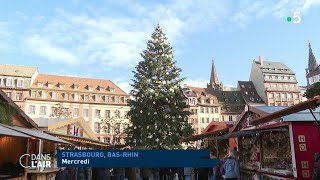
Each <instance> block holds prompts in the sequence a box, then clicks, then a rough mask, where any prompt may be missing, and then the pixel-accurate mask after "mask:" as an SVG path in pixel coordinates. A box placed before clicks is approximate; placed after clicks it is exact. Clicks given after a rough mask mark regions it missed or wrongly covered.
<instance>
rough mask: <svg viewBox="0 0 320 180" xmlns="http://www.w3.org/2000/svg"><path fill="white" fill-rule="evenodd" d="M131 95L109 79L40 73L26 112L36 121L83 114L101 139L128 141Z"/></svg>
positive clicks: (115, 141)
mask: <svg viewBox="0 0 320 180" xmlns="http://www.w3.org/2000/svg"><path fill="white" fill-rule="evenodd" d="M128 98H129V95H128V94H127V93H125V92H124V91H123V90H121V89H120V88H119V87H118V86H116V85H115V84H114V83H113V82H111V81H109V80H100V79H91V78H80V77H69V76H57V75H47V74H38V76H37V77H36V79H35V81H34V83H33V84H32V86H31V90H30V94H29V96H28V97H27V99H26V113H27V114H28V115H29V116H30V117H31V118H33V119H35V121H39V120H44V119H45V120H47V121H50V119H55V118H57V117H59V115H60V114H59V112H61V113H63V115H64V116H65V117H64V118H67V119H69V118H79V117H83V118H84V119H85V121H86V122H87V123H88V125H89V126H90V127H91V128H92V129H93V130H94V132H95V133H96V135H97V137H98V139H99V140H100V141H103V142H105V143H112V144H113V143H115V144H119V143H120V144H122V143H124V134H123V133H122V132H123V130H124V129H125V128H126V127H127V126H128V124H129V118H128V116H127V113H128V111H129V110H130V108H129V106H128V105H127V99H128ZM57 111H59V112H57Z"/></svg>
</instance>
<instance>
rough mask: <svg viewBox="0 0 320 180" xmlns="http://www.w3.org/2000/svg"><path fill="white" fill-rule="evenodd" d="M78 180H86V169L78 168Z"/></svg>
mask: <svg viewBox="0 0 320 180" xmlns="http://www.w3.org/2000/svg"><path fill="white" fill-rule="evenodd" d="M77 180H86V171H85V169H84V168H78V172H77Z"/></svg>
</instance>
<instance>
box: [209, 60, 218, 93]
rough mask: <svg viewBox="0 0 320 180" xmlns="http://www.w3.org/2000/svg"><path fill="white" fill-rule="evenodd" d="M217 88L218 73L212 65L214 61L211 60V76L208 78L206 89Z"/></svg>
mask: <svg viewBox="0 0 320 180" xmlns="http://www.w3.org/2000/svg"><path fill="white" fill-rule="evenodd" d="M219 86H220V83H219V79H218V73H217V70H216V66H215V64H214V60H212V67H211V76H210V82H209V84H208V87H210V88H217V87H219Z"/></svg>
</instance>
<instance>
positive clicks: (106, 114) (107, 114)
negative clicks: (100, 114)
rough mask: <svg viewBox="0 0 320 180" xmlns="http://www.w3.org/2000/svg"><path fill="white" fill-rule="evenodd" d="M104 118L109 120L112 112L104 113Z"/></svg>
mask: <svg viewBox="0 0 320 180" xmlns="http://www.w3.org/2000/svg"><path fill="white" fill-rule="evenodd" d="M104 117H106V118H109V117H110V110H105V111H104Z"/></svg>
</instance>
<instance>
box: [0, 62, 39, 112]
mask: <svg viewBox="0 0 320 180" xmlns="http://www.w3.org/2000/svg"><path fill="white" fill-rule="evenodd" d="M37 75H38V68H37V67H32V66H19V65H9V64H0V89H1V90H3V91H4V92H5V93H6V94H7V96H8V97H9V98H10V99H12V100H13V101H14V102H15V103H16V104H17V105H18V106H19V107H20V108H21V109H22V110H25V100H26V98H27V97H28V96H29V91H30V88H31V85H32V84H33V82H34V80H35V78H36V76H37Z"/></svg>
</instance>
